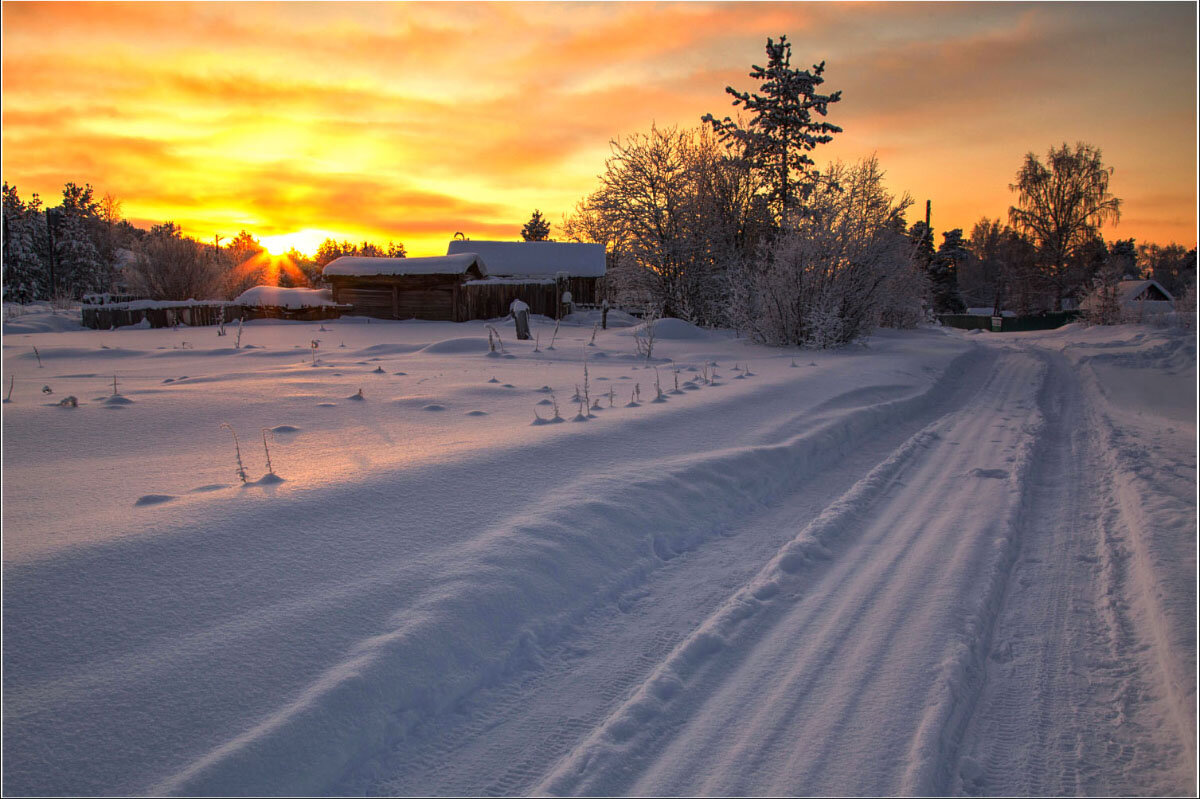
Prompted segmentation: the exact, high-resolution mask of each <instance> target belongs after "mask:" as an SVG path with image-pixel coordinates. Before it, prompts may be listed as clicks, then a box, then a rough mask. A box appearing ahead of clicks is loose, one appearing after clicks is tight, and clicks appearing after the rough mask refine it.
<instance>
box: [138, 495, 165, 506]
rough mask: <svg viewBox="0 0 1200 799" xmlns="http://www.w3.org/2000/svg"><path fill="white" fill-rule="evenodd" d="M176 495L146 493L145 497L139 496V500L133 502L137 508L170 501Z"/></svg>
mask: <svg viewBox="0 0 1200 799" xmlns="http://www.w3.org/2000/svg"><path fill="white" fill-rule="evenodd" d="M173 499H175V497H173V496H171V495H170V494H146V495H145V496H144V497H138V499H137V502H135V503H133V506H134V507H135V508H140V507H143V506H146V505H161V504H163V503H164V502H170V501H171V500H173Z"/></svg>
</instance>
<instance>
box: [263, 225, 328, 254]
mask: <svg viewBox="0 0 1200 799" xmlns="http://www.w3.org/2000/svg"><path fill="white" fill-rule="evenodd" d="M341 238H345V236H342V235H339V234H337V233H334V232H332V231H328V230H315V229H313V228H305V229H304V230H299V231H296V232H295V233H282V234H279V235H276V236H263V237H261V238H260V239H259V240H258V243H259V244H261V245H262V246H263V247H264V248H265V249H266V251H267V252H269V253H270V254H271V255H286V254H287V253H289V252H291V251H292V250H296V251H297V252H299V253H301V254H303V255H307V256H310V257H311V256H313V255H316V252H317V248H318V247H320V246H321V242H323V241H325V239H341Z"/></svg>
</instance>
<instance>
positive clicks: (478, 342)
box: [418, 336, 494, 355]
mask: <svg viewBox="0 0 1200 799" xmlns="http://www.w3.org/2000/svg"><path fill="white" fill-rule="evenodd" d="M486 349H487V339H485V338H482V337H479V336H467V337H463V338H448V339H445V340H444V341H435V342H434V343H432V344H428V345H426V346H424V347H422V348H421V349H420V350H418V351H419V352H429V353H434V354H437V355H463V354H473V353H479V352H484V351H485V350H486ZM489 354H494V353H489Z"/></svg>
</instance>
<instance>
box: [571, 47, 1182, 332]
mask: <svg viewBox="0 0 1200 799" xmlns="http://www.w3.org/2000/svg"><path fill="white" fill-rule="evenodd" d="M766 56H767V59H766V66H765V67H760V66H757V65H755V66H754V67H753V69H752V71H751V72H750V77H751V78H753V79H754V80H756V81H757V82H758V91H755V92H746V91H739V90H737V89H735V88H733V87H726V92H727V93H728V94H729V95H731V96H732V97H733V105H734V106H735V107H736V108H738V109H739V110H740V112H742V115H740V116H738V117H737V118H736V119H734V118H730V117H724V118H722V119H717V118H716V117H715V116H714V115H712V114H708V115H705V116H704V117H703V118H702V119H701V125H700V126H699V127H696V128H692V129H679V128H675V127H672V128H666V129H662V128H659V127H657V126H654V125H652V126H651V128H650V131H649V132H648V133H637V134H633V135H630V136H626V137H621V138H618V139H616V140H614V141H612V142H611V144H610V148H611V155H610V157H609V158H608V159H607V160H606V162H605V165H604V170H603V172H601V174H600V175H599V176H598V182H599V185H598V187H597V188H596V189H595V191H593V192H592V193H591V194H589V195H588V196H587V197H585V198H584V199H583V200H581V201H580V202H579V203H578V204H577V206H576V208H575V209H574V211H573V212H572V213H571V214H570V215H569V216H568V217H567V218H565V219H564V222H563V232H564V234H565V235H566V237H567V238H569V239H572V240H576V241H595V242H601V243H603V244H605V245H606V249H607V253H608V266H609V271H608V274H609V277H608V281H609V288H610V292H611V293H614V294H615V295H616V296H617V298H618V300H619V301H621V302H624V303H629V304H637V305H641V306H643V307H648V308H650V309H651V310H652V311H653V312H656V313H660V314H664V315H669V316H675V317H679V318H682V319H686V320H689V321H692V322H695V323H697V324H700V325H708V326H725V327H734V328H737V329H739V330H742V331H745V332H747V333H749V334H750V335H752V336H753V337H755V338H756V339H759V340H761V341H764V342H769V343H779V344H785V343H786V344H802V345H807V346H817V347H824V346H835V345H838V344H843V343H846V342H848V341H850V340H853V339H854V338H857V337H858V336H861V335H863V334H864V333H866V332H868V331H869V330H870V329H871V328H872V327H874V326H876V325H890V326H901V327H904V326H912V325H915V324H917V323H919V322H921V321H927V320H930V319H931V318H932V317H933V316H934V315H935V314H943V313H960V312H963V311H964V310H966V309H967V308H968V307H977V308H978V307H984V308H988V309H993V310H995V311H999V310H1002V309H1008V310H1013V311H1016V312H1018V313H1034V312H1038V311H1047V310H1057V309H1062V308H1063V307H1064V303H1069V302H1071V301H1072V300H1076V299H1078V298H1079V297H1081V296H1082V295H1083V294H1085V293H1086V292H1088V291H1090V290H1092V288H1093V286H1094V285H1096V283H1097V282H1102V281H1107V282H1111V281H1112V280H1114V279H1120V277H1122V276H1126V277H1141V276H1145V277H1153V278H1154V279H1156V280H1158V281H1159V282H1160V283H1162V285H1163V286H1164V287H1165V288H1167V290H1168V291H1170V292H1172V293H1173V294H1175V295H1176V296H1182V295H1183V294H1185V293H1187V292H1189V291H1191V292H1193V293H1194V285H1195V274H1196V252H1195V249H1192V250H1190V251H1188V250H1185V249H1184V248H1183V247H1181V246H1179V245H1174V244H1172V245H1169V246H1166V247H1160V246H1158V245H1153V244H1146V245H1141V246H1137V245H1136V244H1135V242H1134V241H1133V240H1132V239H1126V240H1123V241H1116V242H1112V243H1106V242H1105V240H1104V239H1103V237H1102V236H1101V235H1100V228H1101V226H1102V225H1103V224H1105V223H1107V222H1110V221H1115V220H1116V219H1117V218H1119V213H1120V200H1119V199H1118V198H1116V197H1113V196H1112V195H1111V193H1110V192H1109V189H1108V179H1109V177H1110V176H1111V174H1112V169H1111V168H1110V167H1106V166H1105V165H1104V164H1103V162H1102V160H1101V153H1100V151H1099V150H1098V149H1096V148H1094V147H1091V146H1090V145H1087V144H1083V143H1080V144H1076V145H1074V146H1070V145H1067V144H1063V145H1062V147H1057V148H1051V149H1050V152H1049V154H1048V156H1047V158H1046V161H1045V162H1043V161H1042V160H1041V159H1040V158H1039V157H1038V156H1036V155H1034V154H1033V153H1030V154H1027V155H1026V156H1025V160H1024V162H1023V164H1022V165H1021V167H1020V169H1019V170H1018V172H1017V173H1016V176H1015V178H1014V182H1013V183H1012V184H1011V185H1010V189H1011V190H1012V191H1013V192H1014V194H1015V195H1016V197H1015V200H1016V202H1015V204H1014V205H1013V206H1012V207H1011V208H1010V209H1009V213H1008V219H1007V221H1001V220H999V219H988V218H983V219H981V220H980V221H979V222H978V223H977V224H976V225H975V226H974V228H973V229H972V231H971V235H970V236H969V237H966V236H964V235H963V231H962V230H961V229H954V230H949V231H946V232H944V233H942V234H941V242H940V243H939V244H937V245H936V246H935V236H934V230H933V229H932V228H931V226H930V223H929V222H928V221H926V220H925V219H919V220H917V221H916V222H914V223H912V224H911V225H909V224H908V223H907V222H906V220H905V215H906V213H907V212H908V211H909V209H910V208H911V206H912V204H913V202H912V198H911V197H910V196H908V195H907V194H904V195H899V196H897V195H894V194H893V193H891V192H889V191H888V190H887V189H886V188H885V186H884V183H883V178H884V171H883V169H882V167H881V165H880V164H879V162H878V159H877V158H875V157H873V156H872V157H870V158H867V159H864V160H862V161H860V162H858V163H854V164H844V163H835V164H833V165H831V166H830V167H828V168H827V169H826V170H825V171H824V172H822V171H819V170H818V169H817V165H816V163H815V162H814V160H813V158H812V155H811V153H812V151H813V150H814V149H815V148H817V147H818V146H820V145H821V144H825V143H827V142H829V141H831V140H832V138H833V136H834V135H835V134H837V133H840V132H841V128H840V127H838V126H837V125H834V124H832V123H831V122H829V121H827V120H826V116H827V114H828V113H829V111H830V108H831V106H834V105H835V104H836V103H838V102H840V101H841V99H842V98H841V93H840V92H836V91H835V92H828V93H825V92H823V90H822V84H823V83H824V81H825V77H824V72H825V64H824V62H822V63H820V64H815V65H813V66H812V67H811V68H809V69H800V68H796V67H793V66H792V64H791V44H790V43H789V42H788V41H787V37H781V38H780V39H779V40H778V41H774V40H772V39H768V40H767V47H766Z"/></svg>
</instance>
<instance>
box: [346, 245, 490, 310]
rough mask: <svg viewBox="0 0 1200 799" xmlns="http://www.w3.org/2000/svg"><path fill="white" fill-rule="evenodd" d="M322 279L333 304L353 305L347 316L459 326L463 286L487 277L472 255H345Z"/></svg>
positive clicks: (477, 257)
mask: <svg viewBox="0 0 1200 799" xmlns="http://www.w3.org/2000/svg"><path fill="white" fill-rule="evenodd" d="M322 275H323V276H324V278H325V280H326V281H327V282H328V283H329V285H330V287H331V288H332V289H333V301H334V302H336V303H338V304H345V305H352V306H354V310H353V311H352V312H351V313H354V314H358V315H361V316H374V317H376V318H379V319H437V320H443V321H454V322H460V321H463V320H462V319H460V318H458V314H457V309H458V307H459V306H460V304H461V303H462V297H461V295H462V293H463V291H464V288H463V284H464V283H466V282H467V281H469V280H479V279H482V278H483V277H486V276H487V267H486V266H485V265H484V263H483V260H482V259H481V258H480V257H479V256H478V255H476V254H474V253H462V254H457V255H439V256H434V257H432V258H368V257H358V256H353V255H343V256H342V257H341V258H335V259H334V260H332V261H330V262H329V263H328V264H326V265H325V269H324V270H322Z"/></svg>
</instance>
